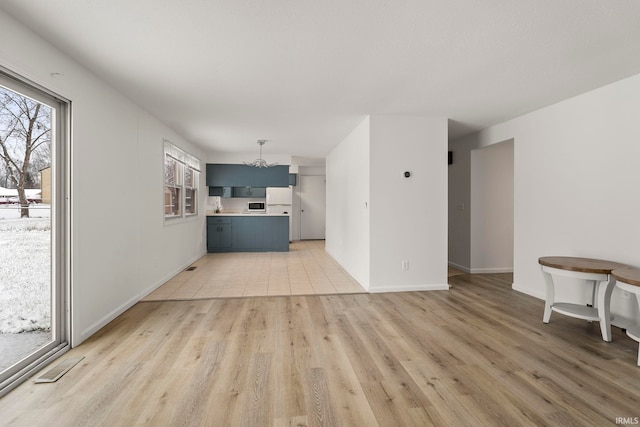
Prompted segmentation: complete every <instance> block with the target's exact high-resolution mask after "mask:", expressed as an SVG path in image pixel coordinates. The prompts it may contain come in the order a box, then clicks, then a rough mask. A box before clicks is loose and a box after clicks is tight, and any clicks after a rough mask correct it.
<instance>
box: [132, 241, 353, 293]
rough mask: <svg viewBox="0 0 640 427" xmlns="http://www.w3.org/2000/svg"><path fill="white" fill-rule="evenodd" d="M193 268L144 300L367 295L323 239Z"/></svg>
mask: <svg viewBox="0 0 640 427" xmlns="http://www.w3.org/2000/svg"><path fill="white" fill-rule="evenodd" d="M192 267H196V268H195V270H192V271H183V272H181V273H180V274H178V275H177V276H175V277H174V278H172V279H171V280H169V281H168V282H167V283H165V284H164V285H162V286H160V287H159V288H158V289H157V290H155V291H154V292H152V293H151V294H149V295H148V296H147V297H146V298H144V301H169V300H188V299H206V298H225V297H257V296H282V295H325V294H352V293H363V292H365V290H364V289H363V288H362V287H361V286H360V285H359V284H358V282H357V281H355V280H354V279H353V278H352V277H351V276H350V275H349V274H348V273H347V272H346V271H344V269H342V267H340V265H339V264H338V263H337V262H336V261H335V260H334V259H333V258H331V257H330V256H329V255H327V252H326V251H325V242H324V240H304V241H295V242H292V243H291V245H290V251H289V252H256V253H218V254H207V255H205V256H204V257H202V258H200V259H199V260H198V261H196V262H195V263H193V264H192Z"/></svg>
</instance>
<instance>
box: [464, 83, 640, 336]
mask: <svg viewBox="0 0 640 427" xmlns="http://www.w3.org/2000/svg"><path fill="white" fill-rule="evenodd" d="M638 111H640V75H637V76H634V77H630V78H627V79H625V80H622V81H619V82H617V83H614V84H611V85H608V86H605V87H602V88H600V89H597V90H594V91H591V92H588V93H585V94H583V95H580V96H577V97H574V98H571V99H569V100H566V101H563V102H560V103H558V104H555V105H552V106H549V107H546V108H543V109H541V110H538V111H535V112H533V113H530V114H527V115H524V116H522V117H519V118H516V119H513V120H510V121H508V122H505V123H503V124H500V125H497V126H493V127H491V128H489V129H486V130H484V131H482V132H479V133H477V134H474V135H471V136H470V137H467V138H464V139H463V140H461V141H456V142H454V143H453V144H452V146H456V147H465V146H473V147H482V146H487V145H490V144H493V143H496V142H500V141H505V140H507V139H510V138H513V139H514V143H515V157H514V193H515V194H514V284H513V287H514V289H517V290H519V291H522V292H525V293H527V294H530V295H534V296H537V297H540V298H543V297H544V282H543V278H542V275H541V273H540V268H539V266H538V263H537V260H538V258H539V257H541V256H545V255H567V256H581V257H591V258H600V259H609V260H613V261H619V262H623V263H628V264H630V265H633V266H636V267H640V255H639V254H640V227H639V226H638V219H639V218H640V197H638V182H640V181H639V178H638V159H640V144H638V142H637V141H638V135H640V120H638ZM559 293H560V295H559V298H562V299H566V300H569V301H575V302H578V303H586V298H587V294H588V293H586V292H582V291H581V290H580V288H578V287H577V286H576V285H575V284H574V283H568V284H567V286H565V287H564V288H562V290H561V291H560V292H559ZM634 304H635V302H634V301H633V300H631V299H624V298H622V295H621V293H620V292H618V290H616V291H615V292H614V296H613V300H612V311H613V312H614V314H615V315H616V317H617V319H616V320H614V323H617V324H624V323H625V322H626V321H629V320H634V319H635V321H636V322H640V318H639V315H638V313H637V308H636V307H635V305H634ZM541 315H542V313H541Z"/></svg>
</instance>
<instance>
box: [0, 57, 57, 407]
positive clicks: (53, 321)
mask: <svg viewBox="0 0 640 427" xmlns="http://www.w3.org/2000/svg"><path fill="white" fill-rule="evenodd" d="M68 123H69V120H68V102H67V101H65V100H63V99H60V98H58V97H56V96H55V95H53V94H51V93H49V92H48V91H46V90H45V89H42V88H39V87H36V86H35V85H32V84H30V83H29V82H27V81H25V80H23V79H21V78H20V77H19V76H16V75H15V74H13V73H11V72H9V71H5V70H3V69H0V396H2V395H4V394H6V393H7V392H8V391H9V390H11V389H12V388H13V387H15V386H16V385H17V384H18V383H19V382H21V381H24V380H25V379H26V378H28V376H29V375H30V374H31V373H32V372H34V371H35V370H36V369H39V368H40V367H41V366H43V365H44V364H45V363H48V362H49V361H50V360H52V359H53V358H54V357H57V356H59V355H60V354H62V352H64V351H66V349H68V336H69V330H68V328H69V326H68V325H69V322H68V311H69V310H68V305H67V297H66V296H67V293H68V289H69V287H68V278H67V270H68V269H67V265H68V253H69V251H68V247H67V245H68V242H69V240H68V238H67V233H68V229H69V227H68V209H67V203H68V198H67V194H68V191H67V185H68V181H69V180H68V169H67V168H68V162H67V161H66V158H67V157H66V156H67V154H68V151H69V150H68V147H67V146H68V137H67V135H68V126H67V124H68Z"/></svg>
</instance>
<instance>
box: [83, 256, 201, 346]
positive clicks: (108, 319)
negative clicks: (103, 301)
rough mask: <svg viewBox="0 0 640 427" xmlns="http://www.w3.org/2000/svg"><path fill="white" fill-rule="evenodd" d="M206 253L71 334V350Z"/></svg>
mask: <svg viewBox="0 0 640 427" xmlns="http://www.w3.org/2000/svg"><path fill="white" fill-rule="evenodd" d="M206 253H207V252H206V251H204V252H202V253H201V254H199V255H197V256H196V257H195V258H193V259H192V260H190V261H189V262H187V263H186V265H184V266H182V267H180V268H179V269H177V270H175V271H173V272H171V273H169V274H167V275H165V276H164V277H162V278H161V279H159V280H157V281H156V282H155V283H152V284H151V285H149V286H148V287H147V288H146V289H144V290H142V291H140V292H138V293H137V294H136V295H134V296H133V297H131V298H129V299H128V300H127V301H125V302H124V303H123V304H121V305H120V306H119V307H117V308H116V309H115V310H112V311H111V312H109V313H108V314H107V315H105V316H103V317H102V318H100V319H99V320H98V321H97V322H95V323H93V324H92V325H91V326H89V327H88V328H86V329H85V330H84V331H82V332H81V333H80V334H79V336H76V335H74V334H73V333H72V334H71V335H72V336H71V347H72V348H73V347H77V346H78V345H80V344H82V342H83V341H84V340H86V339H87V338H89V337H90V336H91V335H93V334H95V333H96V332H98V331H99V330H100V329H102V328H103V327H105V326H106V325H107V324H108V323H109V322H111V321H112V320H113V319H115V318H116V317H118V316H120V315H121V314H122V313H124V312H125V311H127V310H128V309H130V308H131V307H133V306H134V305H135V304H136V303H138V302H140V300H142V299H143V298H144V297H146V296H147V295H149V294H150V293H151V292H153V291H155V290H156V289H158V288H159V287H160V286H162V285H164V284H165V283H166V282H167V281H169V280H170V279H171V278H172V277H174V276H175V275H176V274H178V273H180V272H181V271H183V270H184V269H185V268H187V267H188V266H190V265H191V264H193V263H194V262H196V261H197V260H199V259H200V258H202V257H203V256H204V255H206Z"/></svg>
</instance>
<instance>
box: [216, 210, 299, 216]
mask: <svg viewBox="0 0 640 427" xmlns="http://www.w3.org/2000/svg"><path fill="white" fill-rule="evenodd" d="M207 216H290V215H289V214H281V213H258V212H221V213H215V212H214V211H207Z"/></svg>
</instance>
